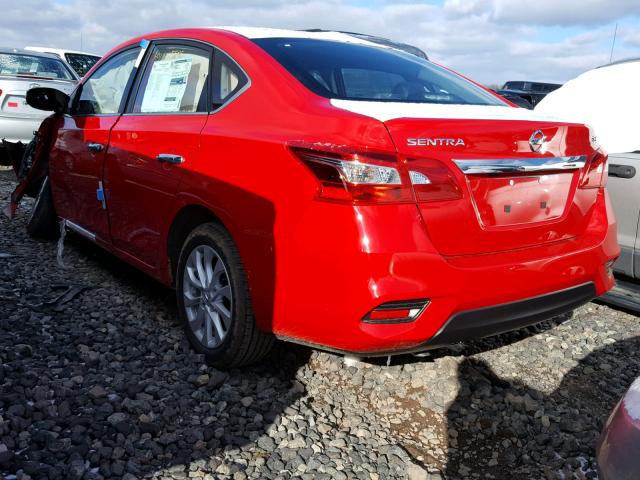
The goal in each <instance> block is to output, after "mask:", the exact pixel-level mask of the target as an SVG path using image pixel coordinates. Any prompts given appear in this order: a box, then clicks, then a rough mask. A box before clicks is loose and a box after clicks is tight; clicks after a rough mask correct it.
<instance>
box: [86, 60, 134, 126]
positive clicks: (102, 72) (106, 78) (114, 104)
mask: <svg viewBox="0 0 640 480" xmlns="http://www.w3.org/2000/svg"><path fill="white" fill-rule="evenodd" d="M139 53H140V49H139V48H131V49H129V50H125V51H124V52H121V53H118V54H116V55H114V56H113V57H111V58H110V59H109V60H107V61H106V62H105V63H104V64H103V65H102V66H101V67H99V68H98V69H97V70H96V71H95V72H93V74H92V75H91V77H89V78H88V79H87V80H86V81H85V82H84V83H83V84H82V91H81V92H80V98H79V99H78V102H77V106H76V109H75V112H74V113H75V114H77V115H100V114H101V115H109V114H117V113H118V112H119V111H120V104H121V102H122V97H123V96H124V94H125V91H126V90H127V84H128V83H129V79H130V78H131V73H132V72H133V67H134V66H135V63H136V59H137V58H138V54H139Z"/></svg>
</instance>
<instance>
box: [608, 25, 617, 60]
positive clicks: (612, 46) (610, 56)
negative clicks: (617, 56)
mask: <svg viewBox="0 0 640 480" xmlns="http://www.w3.org/2000/svg"><path fill="white" fill-rule="evenodd" d="M617 35H618V22H616V29H615V30H614V31H613V42H611V54H610V55H609V63H611V61H612V60H613V48H614V47H615V46H616V36H617Z"/></svg>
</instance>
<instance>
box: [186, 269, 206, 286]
mask: <svg viewBox="0 0 640 480" xmlns="http://www.w3.org/2000/svg"><path fill="white" fill-rule="evenodd" d="M187 275H188V276H189V282H191V285H193V286H194V287H196V288H199V289H201V288H204V286H203V285H202V283H200V279H199V278H198V275H197V273H196V269H195V267H193V266H190V265H187Z"/></svg>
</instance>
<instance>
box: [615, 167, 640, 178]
mask: <svg viewBox="0 0 640 480" xmlns="http://www.w3.org/2000/svg"><path fill="white" fill-rule="evenodd" d="M609 176H610V177H618V178H633V177H635V176H636V169H635V167H633V166H631V165H617V164H615V163H611V164H610V165H609Z"/></svg>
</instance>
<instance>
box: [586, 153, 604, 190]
mask: <svg viewBox="0 0 640 480" xmlns="http://www.w3.org/2000/svg"><path fill="white" fill-rule="evenodd" d="M608 160H609V157H608V156H607V154H606V153H605V152H604V151H602V150H600V149H598V150H596V151H595V153H594V154H593V155H592V156H591V158H590V159H589V162H588V163H587V165H586V167H585V171H584V174H583V175H582V179H581V180H580V188H602V187H604V186H606V184H607V179H608V178H609V165H608Z"/></svg>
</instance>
